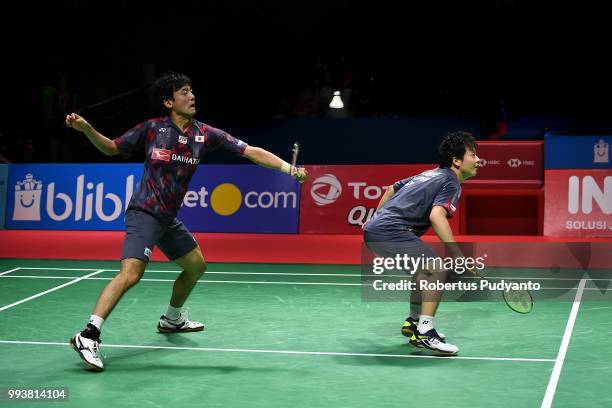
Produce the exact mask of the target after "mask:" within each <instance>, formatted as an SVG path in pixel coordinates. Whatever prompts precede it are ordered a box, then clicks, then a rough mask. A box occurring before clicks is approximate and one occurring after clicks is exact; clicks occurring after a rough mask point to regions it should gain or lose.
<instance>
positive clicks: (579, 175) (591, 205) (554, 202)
mask: <svg viewBox="0 0 612 408" xmlns="http://www.w3.org/2000/svg"><path fill="white" fill-rule="evenodd" d="M544 180H545V182H544V189H545V195H544V197H545V204H544V235H551V236H566V237H585V238H586V237H612V170H546V171H545V176H544Z"/></svg>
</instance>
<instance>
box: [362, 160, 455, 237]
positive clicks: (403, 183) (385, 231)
mask: <svg viewBox="0 0 612 408" xmlns="http://www.w3.org/2000/svg"><path fill="white" fill-rule="evenodd" d="M393 190H394V191H395V193H394V194H393V196H392V197H391V198H390V199H389V200H388V201H387V202H386V203H385V205H383V207H382V208H381V209H380V210H378V211H376V213H374V216H373V217H372V219H371V220H370V221H369V222H368V223H367V224H366V226H365V228H364V229H365V230H366V231H368V232H372V233H375V234H381V235H386V236H397V235H402V234H405V233H406V232H407V231H411V232H413V233H414V234H415V235H417V236H419V237H420V236H421V235H423V234H424V233H425V232H427V230H428V229H429V227H430V226H431V223H430V221H429V214H430V213H431V209H432V208H433V207H434V206H436V205H439V206H442V207H444V208H446V211H447V212H448V217H449V218H450V217H452V216H453V214H454V213H455V210H456V208H457V203H458V202H459V197H460V196H461V185H460V184H459V181H457V176H456V175H455V173H454V172H453V171H452V170H451V169H448V168H437V169H433V170H427V171H424V172H423V173H421V174H417V175H416V176H412V177H408V178H406V179H403V180H400V181H398V182H396V183H395V184H394V185H393Z"/></svg>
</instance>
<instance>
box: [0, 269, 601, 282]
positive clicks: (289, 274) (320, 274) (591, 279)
mask: <svg viewBox="0 0 612 408" xmlns="http://www.w3.org/2000/svg"><path fill="white" fill-rule="evenodd" d="M16 269H22V270H43V271H44V270H49V271H96V270H97V269H93V268H56V267H53V268H35V267H31V268H30V267H20V268H16ZM104 270H105V271H107V272H119V269H104ZM11 271H14V270H13V269H12V270H11ZM11 271H7V272H6V273H8V272H11ZM145 273H181V271H179V270H158V269H151V270H148V269H147V270H145ZM205 274H216V275H281V276H340V277H344V276H347V277H361V276H363V277H372V276H380V277H387V278H406V277H407V276H408V275H362V274H360V273H297V272H296V273H292V272H237V271H206V272H205ZM2 275H3V274H0V276H2ZM464 278H466V279H479V278H473V277H471V276H465V277H464ZM484 278H485V279H486V278H489V279H509V280H512V279H515V280H519V279H520V280H559V281H579V280H580V279H586V280H589V281H609V280H612V277H610V278H609V279H605V278H542V277H532V278H529V277H513V276H485V277H484Z"/></svg>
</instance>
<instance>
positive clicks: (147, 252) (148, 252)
mask: <svg viewBox="0 0 612 408" xmlns="http://www.w3.org/2000/svg"><path fill="white" fill-rule="evenodd" d="M144 254H145V256H146V257H147V258H149V257H150V256H151V250H150V249H149V248H145V250H144Z"/></svg>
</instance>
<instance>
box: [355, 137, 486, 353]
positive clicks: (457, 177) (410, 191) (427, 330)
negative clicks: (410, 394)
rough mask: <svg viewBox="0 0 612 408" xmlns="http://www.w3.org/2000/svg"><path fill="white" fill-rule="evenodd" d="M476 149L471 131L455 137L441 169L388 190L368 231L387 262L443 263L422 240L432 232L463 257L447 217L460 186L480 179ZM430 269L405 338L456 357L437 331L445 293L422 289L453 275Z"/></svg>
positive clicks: (420, 275)
mask: <svg viewBox="0 0 612 408" xmlns="http://www.w3.org/2000/svg"><path fill="white" fill-rule="evenodd" d="M477 147H478V146H477V144H476V142H475V141H474V138H473V137H472V135H471V134H469V133H467V132H451V133H449V134H447V135H446V137H445V138H444V139H443V140H442V141H441V143H440V145H439V146H438V156H439V159H440V162H439V164H440V167H438V168H436V169H433V170H428V171H425V172H423V173H421V174H418V175H416V176H412V177H408V178H406V179H404V180H400V181H398V182H396V183H395V184H393V185H391V186H389V187H388V188H387V191H386V192H385V194H384V195H383V196H382V198H381V200H380V203H379V204H378V208H377V210H376V212H375V213H374V215H373V216H372V219H371V220H369V221H368V222H367V223H366V224H365V225H364V227H363V229H364V241H365V243H366V245H367V246H368V248H370V249H371V250H372V251H374V252H375V253H377V254H378V255H381V256H383V257H391V258H393V257H395V256H396V255H400V256H403V255H408V256H410V257H415V258H419V257H424V258H438V255H437V254H436V253H434V251H432V249H431V248H429V247H428V246H427V245H426V244H425V243H424V242H423V241H421V239H420V237H421V235H423V234H424V233H425V232H426V231H427V230H428V229H429V227H431V226H433V229H434V232H435V233H436V235H437V236H438V238H439V239H440V241H442V242H443V243H445V246H446V247H447V248H448V249H449V250H450V252H451V254H452V256H453V257H455V258H458V257H461V258H462V257H463V255H462V254H461V251H460V250H459V248H458V246H457V245H456V244H455V239H454V237H453V232H452V231H451V228H450V224H449V223H448V218H450V217H452V216H453V214H454V213H455V210H456V208H457V204H458V202H459V197H460V195H461V183H463V182H464V181H465V180H467V179H468V178H470V177H473V176H475V175H476V172H477V171H478V165H479V161H480V159H479V158H478V156H477V155H476V149H477ZM435 267H436V266H435V264H433V265H432V267H430V269H420V270H417V271H415V273H414V276H413V282H415V283H416V285H417V286H416V289H415V290H412V291H411V299H410V316H408V318H407V319H406V321H405V322H404V325H403V327H402V334H404V335H405V336H407V337H408V338H410V344H412V345H413V346H416V347H421V348H428V349H430V350H434V351H437V352H439V353H442V354H450V355H452V354H457V353H458V352H459V348H458V347H457V346H455V345H453V344H450V343H447V342H446V341H445V338H444V335H443V334H441V333H438V332H437V331H436V329H434V324H433V323H434V316H435V314H436V310H437V308H438V303H439V301H440V297H441V296H442V291H439V290H420V282H421V281H427V283H435V282H445V281H446V278H447V275H448V272H447V271H446V270H436V269H435Z"/></svg>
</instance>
